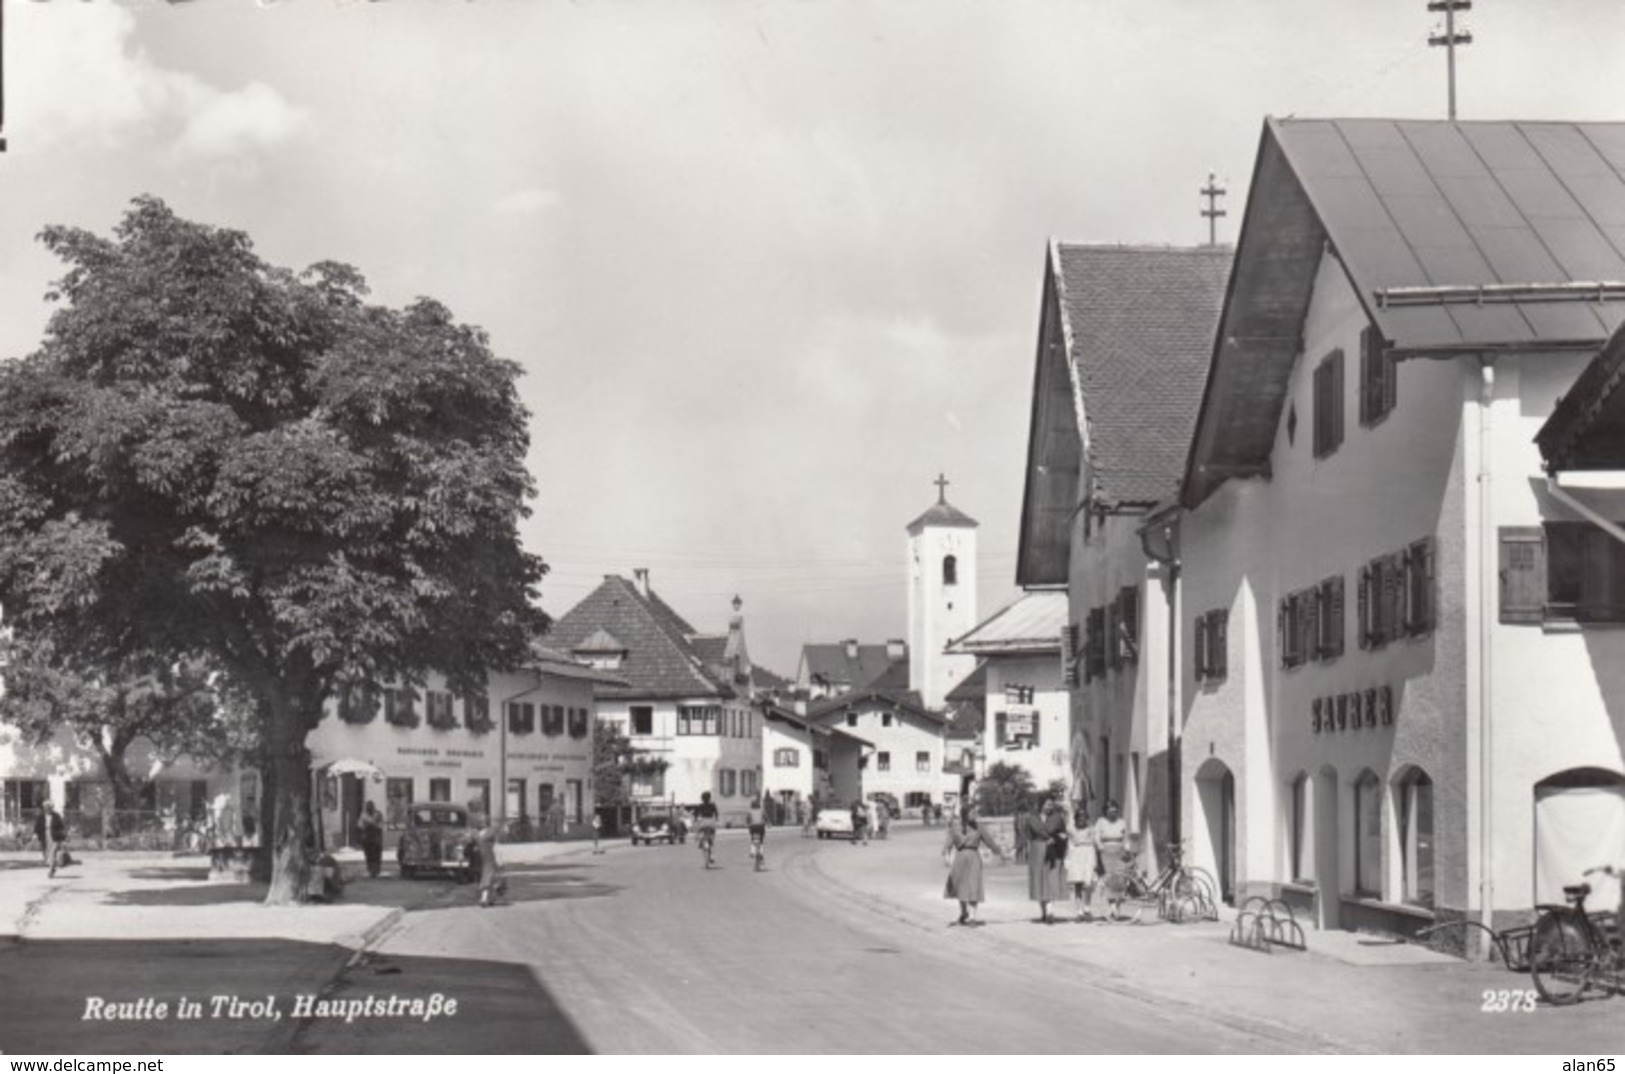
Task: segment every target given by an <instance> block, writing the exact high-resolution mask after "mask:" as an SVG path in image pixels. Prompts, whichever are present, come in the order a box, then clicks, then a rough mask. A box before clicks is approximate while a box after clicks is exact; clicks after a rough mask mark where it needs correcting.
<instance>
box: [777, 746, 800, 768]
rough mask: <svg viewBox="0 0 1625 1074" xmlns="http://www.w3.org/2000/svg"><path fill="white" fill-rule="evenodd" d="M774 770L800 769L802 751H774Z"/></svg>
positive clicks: (784, 749) (787, 748)
mask: <svg viewBox="0 0 1625 1074" xmlns="http://www.w3.org/2000/svg"><path fill="white" fill-rule="evenodd" d="M773 767H774V768H800V767H801V751H800V750H798V749H794V748H792V747H785V748H783V749H777V750H774V751H773Z"/></svg>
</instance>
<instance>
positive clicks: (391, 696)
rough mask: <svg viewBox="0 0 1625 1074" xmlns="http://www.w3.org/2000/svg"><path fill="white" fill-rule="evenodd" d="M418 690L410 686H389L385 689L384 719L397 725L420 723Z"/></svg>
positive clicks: (404, 725)
mask: <svg viewBox="0 0 1625 1074" xmlns="http://www.w3.org/2000/svg"><path fill="white" fill-rule="evenodd" d="M417 700H418V695H417V691H416V690H414V689H412V688H411V687H410V686H402V687H399V688H394V687H392V688H389V689H386V690H385V691H384V719H385V720H386V721H388V722H389V723H392V724H394V725H395V726H396V727H416V726H417V725H418V713H417Z"/></svg>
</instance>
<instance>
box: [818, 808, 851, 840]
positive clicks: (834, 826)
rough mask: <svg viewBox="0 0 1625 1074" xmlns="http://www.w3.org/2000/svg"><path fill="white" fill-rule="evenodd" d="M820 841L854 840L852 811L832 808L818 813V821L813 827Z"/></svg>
mask: <svg viewBox="0 0 1625 1074" xmlns="http://www.w3.org/2000/svg"><path fill="white" fill-rule="evenodd" d="M813 829H814V830H815V831H816V832H817V833H818V838H820V839H834V838H835V837H836V836H840V837H841V838H842V839H851V838H852V811H851V810H849V809H842V808H840V807H838V806H831V807H829V808H827V809H821V810H819V811H818V820H817V822H816V823H815V824H814V825H813Z"/></svg>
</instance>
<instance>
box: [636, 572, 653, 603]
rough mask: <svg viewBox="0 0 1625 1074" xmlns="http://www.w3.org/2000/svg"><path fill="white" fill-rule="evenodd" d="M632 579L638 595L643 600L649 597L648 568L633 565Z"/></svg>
mask: <svg viewBox="0 0 1625 1074" xmlns="http://www.w3.org/2000/svg"><path fill="white" fill-rule="evenodd" d="M632 581H633V582H635V583H636V584H637V587H638V595H639V596H640V597H642V598H643V599H644V600H648V599H649V568H648V567H633V568H632Z"/></svg>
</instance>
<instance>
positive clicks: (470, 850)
mask: <svg viewBox="0 0 1625 1074" xmlns="http://www.w3.org/2000/svg"><path fill="white" fill-rule="evenodd" d="M474 836H475V831H474V827H473V824H472V823H471V822H470V820H469V816H468V810H466V809H464V808H463V807H461V806H454V805H449V804H447V803H445V802H428V803H421V804H418V805H413V806H408V807H407V810H406V831H405V832H403V833H402V834H401V841H400V845H399V846H397V847H396V848H395V861H396V862H397V863H398V864H399V865H400V867H401V876H402V877H403V878H405V879H407V880H410V879H412V878H413V877H415V876H422V875H425V874H429V873H450V874H452V875H453V876H455V877H456V878H457V879H458V880H461V881H464V882H466V881H470V880H473V879H474V877H475V876H477V875H479V861H478V854H477V852H476V849H475V842H474Z"/></svg>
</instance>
